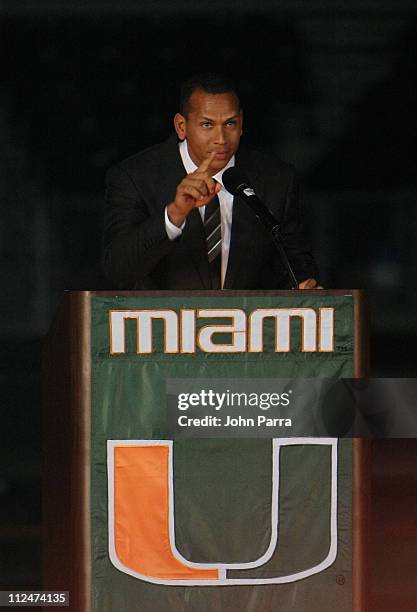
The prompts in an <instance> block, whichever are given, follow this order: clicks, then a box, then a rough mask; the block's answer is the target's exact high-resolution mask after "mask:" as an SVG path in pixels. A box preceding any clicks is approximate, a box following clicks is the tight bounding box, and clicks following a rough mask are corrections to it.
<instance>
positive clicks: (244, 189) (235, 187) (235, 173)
mask: <svg viewBox="0 0 417 612" xmlns="http://www.w3.org/2000/svg"><path fill="white" fill-rule="evenodd" d="M222 181H223V184H224V186H225V187H226V189H227V191H228V192H229V193H232V194H233V195H235V196H239V197H240V198H241V199H242V200H244V201H245V202H246V204H247V205H248V206H249V208H251V209H252V211H253V212H254V213H255V215H256V217H257V218H258V220H259V221H260V222H261V223H262V225H263V226H264V227H265V229H266V230H267V231H268V232H269V233H270V234H271V237H272V241H273V243H274V245H275V247H276V249H277V251H278V253H279V254H280V257H281V260H282V263H283V264H284V267H285V268H286V270H287V272H288V276H289V277H290V280H291V289H297V288H298V285H299V282H298V280H297V277H296V276H295V274H294V271H293V269H292V267H291V264H290V262H289V259H288V256H287V253H286V251H285V243H284V239H283V237H282V234H281V231H280V227H279V223H278V221H277V219H276V218H275V217H274V215H273V214H272V213H271V211H270V210H269V208H267V207H266V206H265V204H264V203H263V202H262V201H261V200H260V199H259V198H258V196H257V195H256V193H255V192H254V190H253V189H252V188H251V187H249V185H248V183H247V182H246V181H245V179H244V177H243V176H242V174H241V173H240V171H239V170H238V169H237V168H236V167H232V168H228V169H227V170H226V171H225V172H224V173H223V176H222Z"/></svg>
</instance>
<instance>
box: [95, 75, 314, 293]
mask: <svg viewBox="0 0 417 612" xmlns="http://www.w3.org/2000/svg"><path fill="white" fill-rule="evenodd" d="M174 125H175V131H176V136H175V137H174V136H173V137H171V138H170V139H169V140H167V141H166V142H164V143H162V144H159V145H156V146H153V147H151V148H149V149H147V150H145V151H143V152H141V153H138V154H136V155H134V156H132V157H130V158H129V159H127V160H125V161H123V162H120V163H119V164H117V165H116V166H114V167H113V168H111V169H110V170H109V171H108V173H107V189H106V208H105V219H104V270H105V273H106V275H107V276H108V277H109V279H111V281H112V282H113V283H114V284H115V285H116V286H117V287H118V288H120V289H212V288H216V289H220V288H224V289H229V288H230V289H279V288H287V287H289V286H290V283H289V278H288V275H287V272H286V270H285V268H284V266H283V263H282V261H281V259H280V257H279V255H278V253H277V251H276V248H275V246H274V244H273V242H272V240H271V237H270V235H269V234H268V232H267V231H266V230H265V229H264V228H263V226H262V225H261V224H260V223H259V222H258V221H257V219H256V217H255V215H254V213H253V212H252V210H251V209H249V208H248V207H247V205H246V204H245V203H244V202H242V201H240V200H239V198H233V196H232V195H231V194H230V193H228V192H227V190H226V189H225V187H224V186H223V185H222V174H223V172H224V170H225V169H226V168H228V167H230V166H233V165H235V164H236V166H238V167H239V168H240V169H241V170H243V171H244V173H245V176H247V178H248V183H249V184H250V185H251V186H252V187H253V188H254V189H255V191H256V193H257V195H258V196H259V197H260V198H261V199H262V200H263V201H264V202H265V204H266V205H267V206H268V208H269V209H270V210H271V211H272V213H273V214H274V215H275V217H276V218H277V219H278V221H279V223H280V228H281V233H282V235H283V237H284V240H285V246H286V252H287V255H288V258H289V261H290V263H291V265H292V268H293V270H294V272H295V275H296V277H297V279H298V281H299V288H300V289H305V288H306V289H309V288H314V287H315V286H317V283H316V280H315V278H316V268H315V264H314V260H313V257H312V255H311V253H310V251H309V249H308V246H307V241H306V237H305V234H304V229H303V226H302V215H301V211H300V202H299V195H298V187H297V183H296V180H295V177H294V168H293V167H292V166H289V165H287V164H285V163H283V162H281V161H279V160H276V159H271V158H269V157H267V156H265V155H263V154H261V153H258V152H254V151H250V150H248V149H245V148H244V147H243V146H242V147H241V146H240V137H241V134H242V125H243V113H242V110H241V108H240V103H239V99H238V96H237V93H236V89H235V87H234V85H233V83H231V82H230V81H229V80H228V79H226V78H225V77H222V76H219V75H215V74H206V75H201V76H197V77H195V78H193V79H189V80H188V81H186V82H185V83H184V84H183V87H182V90H181V101H180V112H179V113H177V114H176V115H175V118H174ZM178 141H180V142H178Z"/></svg>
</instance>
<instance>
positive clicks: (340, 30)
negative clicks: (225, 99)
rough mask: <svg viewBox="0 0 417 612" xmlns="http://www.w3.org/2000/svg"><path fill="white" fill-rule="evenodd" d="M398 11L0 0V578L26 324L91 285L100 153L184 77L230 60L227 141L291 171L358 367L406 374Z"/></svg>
mask: <svg viewBox="0 0 417 612" xmlns="http://www.w3.org/2000/svg"><path fill="white" fill-rule="evenodd" d="M16 5H17V6H16ZM416 22H417V6H416V4H415V2H414V1H409V0H397V1H394V0H362V1H359V0H354V1H353V0H351V1H347V0H346V1H342V0H321V1H318V0H298V1H289V0H287V1H282V2H279V1H272V0H271V1H265V2H256V1H255V0H252V1H250V0H246V1H244V2H240V3H237V2H218V1H217V0H212V1H211V2H210V3H208V2H203V1H202V2H200V3H196V4H195V5H194V3H193V2H188V1H187V0H178V1H177V2H169V1H167V0H166V1H162V0H160V1H155V0H154V1H152V2H151V1H142V2H132V1H127V2H123V3H121V2H119V3H116V2H114V1H110V0H108V1H107V2H106V1H102V2H95V1H92V0H85V1H84V2H77V1H75V0H67V1H66V2H61V1H54V2H52V1H50V2H47V1H42V0H40V1H39V2H36V3H35V2H31V1H26V2H25V1H22V2H19V3H14V2H7V1H3V2H2V4H1V6H0V50H1V55H0V57H1V65H2V72H1V74H2V78H1V83H0V155H1V160H2V163H1V167H2V170H3V171H2V173H1V176H0V198H1V207H2V212H3V221H2V223H1V226H0V236H1V240H0V245H1V254H2V257H1V263H0V266H1V278H2V300H1V302H2V304H3V307H4V309H3V315H2V318H1V323H0V334H1V340H2V348H3V357H2V360H1V363H2V373H1V376H2V383H3V392H2V397H3V402H2V404H3V408H2V412H3V414H2V437H1V440H0V442H1V444H0V524H1V527H0V588H9V587H16V588H18V587H21V588H29V587H36V586H39V584H40V557H41V542H40V540H41V538H40V520H41V517H40V494H39V491H40V474H41V468H40V465H41V436H40V428H41V419H40V383H39V379H40V354H41V346H42V339H43V337H44V335H45V333H46V331H47V329H48V326H49V324H50V322H51V319H52V316H53V314H54V311H55V310H56V308H57V305H58V303H59V301H60V298H61V296H62V292H63V291H64V290H65V289H100V288H102V289H103V288H107V287H106V282H105V280H104V279H103V278H102V275H101V271H100V215H101V209H102V193H103V188H104V174H105V170H106V169H107V168H108V167H109V166H110V165H111V164H112V163H114V162H115V161H118V160H120V159H122V158H124V157H127V156H128V155H130V154H133V153H135V152H136V151H138V150H140V149H142V148H145V147H146V146H148V145H150V144H153V143H155V142H157V141H160V140H163V139H164V138H166V137H167V136H168V135H169V134H170V133H171V131H172V116H173V114H174V112H175V111H176V110H177V97H178V85H179V82H180V81H181V80H182V78H183V77H184V76H185V75H189V74H190V73H192V72H196V71H201V70H204V71H205V70H221V71H226V72H229V73H231V74H233V75H234V76H235V78H236V80H237V81H238V83H239V85H240V90H241V98H242V104H243V107H244V111H245V135H244V138H245V141H246V142H247V143H248V144H250V145H251V146H255V147H258V148H262V149H263V150H266V151H270V152H273V153H275V154H277V155H279V156H281V157H282V158H283V159H285V160H286V161H289V162H292V163H294V164H295V165H296V166H297V168H298V170H299V174H300V177H301V179H302V182H303V183H304V189H305V194H306V198H307V201H308V202H309V204H310V207H311V232H312V238H313V245H314V251H315V254H316V258H317V260H318V263H319V268H320V270H321V277H320V280H321V282H322V284H323V285H325V286H326V287H329V288H363V289H365V290H366V293H367V296H368V300H369V304H370V312H371V351H372V352H371V362H372V374H373V375H375V376H376V375H379V376H414V375H415V348H414V347H415V345H416V340H417V321H416V310H417V292H416V289H415V282H414V280H415V279H414V276H415V269H416V264H417V241H416V230H417V208H416V205H415V204H416V201H415V186H416V155H415V152H416V121H417V120H416ZM409 450H410V449H409V448H408V451H407V452H409ZM410 477H412V478H414V482H415V479H416V477H415V475H414V473H413V474H411V475H410ZM382 490H383V489H381V491H382ZM382 494H383V493H382ZM414 527H415V532H414V536H415V537H417V526H416V525H414ZM403 609H405V608H403Z"/></svg>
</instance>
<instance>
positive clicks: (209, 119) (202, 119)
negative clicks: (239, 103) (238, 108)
mask: <svg viewBox="0 0 417 612" xmlns="http://www.w3.org/2000/svg"><path fill="white" fill-rule="evenodd" d="M239 116H240V113H238V114H237V115H233V116H232V117H228V118H227V119H225V120H224V122H225V123H226V122H227V121H231V120H232V119H238V118H239ZM200 121H214V119H213V118H210V117H200Z"/></svg>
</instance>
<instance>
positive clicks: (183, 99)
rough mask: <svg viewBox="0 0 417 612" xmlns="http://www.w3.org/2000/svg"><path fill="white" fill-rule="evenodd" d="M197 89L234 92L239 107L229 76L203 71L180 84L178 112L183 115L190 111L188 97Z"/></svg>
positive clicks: (209, 91) (213, 91)
mask: <svg viewBox="0 0 417 612" xmlns="http://www.w3.org/2000/svg"><path fill="white" fill-rule="evenodd" d="M197 89H202V90H203V91H205V92H206V93H209V94H222V93H234V94H235V96H236V98H237V101H238V104H239V107H240V101H239V95H238V93H237V89H236V85H235V83H234V82H233V80H232V79H231V78H230V77H228V76H226V75H224V74H219V73H217V72H204V73H201V74H195V75H193V76H192V77H189V78H188V79H187V80H186V81H184V82H183V83H182V84H181V89H180V113H181V115H184V117H185V116H187V115H188V113H189V112H190V98H191V96H192V94H193V93H194V92H195V91H196V90H197Z"/></svg>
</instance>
